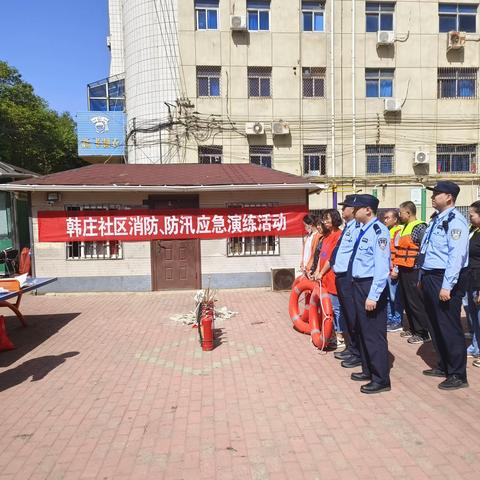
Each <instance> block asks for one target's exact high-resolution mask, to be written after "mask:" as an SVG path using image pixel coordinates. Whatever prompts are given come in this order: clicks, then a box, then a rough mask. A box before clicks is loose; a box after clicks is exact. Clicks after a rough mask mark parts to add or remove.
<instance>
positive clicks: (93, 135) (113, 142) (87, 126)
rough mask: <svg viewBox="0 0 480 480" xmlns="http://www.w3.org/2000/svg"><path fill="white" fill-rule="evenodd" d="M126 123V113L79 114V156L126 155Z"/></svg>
mask: <svg viewBox="0 0 480 480" xmlns="http://www.w3.org/2000/svg"><path fill="white" fill-rule="evenodd" d="M125 123H126V115H125V113H124V112H78V113H77V136H78V155H79V156H80V157H91V156H108V157H109V156H111V155H124V154H125Z"/></svg>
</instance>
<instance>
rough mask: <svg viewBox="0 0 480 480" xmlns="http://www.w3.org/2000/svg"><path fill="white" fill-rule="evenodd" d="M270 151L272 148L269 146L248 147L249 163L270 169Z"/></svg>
mask: <svg viewBox="0 0 480 480" xmlns="http://www.w3.org/2000/svg"><path fill="white" fill-rule="evenodd" d="M272 150H273V149H272V147H269V146H253V145H252V146H251V147H250V163H254V164H255V165H261V166H262V167H268V168H272Z"/></svg>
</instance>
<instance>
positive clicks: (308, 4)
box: [302, 0, 325, 32]
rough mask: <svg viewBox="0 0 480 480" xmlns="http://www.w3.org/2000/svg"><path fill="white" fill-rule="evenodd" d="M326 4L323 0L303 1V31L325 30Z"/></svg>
mask: <svg viewBox="0 0 480 480" xmlns="http://www.w3.org/2000/svg"><path fill="white" fill-rule="evenodd" d="M324 10H325V7H324V4H323V2H312V1H307V0H304V1H303V2H302V16H303V31H304V32H323V31H324V30H325V24H324V18H323V17H324V13H325V12H324Z"/></svg>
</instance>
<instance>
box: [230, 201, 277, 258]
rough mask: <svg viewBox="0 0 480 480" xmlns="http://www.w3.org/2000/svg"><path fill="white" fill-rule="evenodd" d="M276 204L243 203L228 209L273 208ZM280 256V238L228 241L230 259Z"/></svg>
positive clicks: (251, 238)
mask: <svg viewBox="0 0 480 480" xmlns="http://www.w3.org/2000/svg"><path fill="white" fill-rule="evenodd" d="M273 206H275V204H273V203H271V204H266V203H260V204H258V203H242V204H233V205H228V207H230V208H231V207H237V208H248V207H273ZM269 255H280V238H279V237H273V236H270V237H232V238H229V239H227V256H228V257H251V256H269Z"/></svg>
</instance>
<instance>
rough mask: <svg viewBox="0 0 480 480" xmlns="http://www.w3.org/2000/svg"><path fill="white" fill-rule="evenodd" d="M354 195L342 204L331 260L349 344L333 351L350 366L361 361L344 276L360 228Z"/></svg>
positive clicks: (355, 325)
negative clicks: (339, 229)
mask: <svg viewBox="0 0 480 480" xmlns="http://www.w3.org/2000/svg"><path fill="white" fill-rule="evenodd" d="M354 198H355V195H346V196H345V200H344V201H343V202H342V203H339V205H342V217H343V219H344V220H345V227H344V229H343V232H342V235H341V236H340V238H339V240H338V243H337V246H336V247H335V249H334V251H333V253H332V258H331V260H330V264H331V265H332V268H333V271H334V272H335V285H336V287H337V292H338V299H339V300H340V308H341V309H342V314H343V318H344V319H345V324H346V326H347V331H348V337H349V339H348V347H347V348H346V349H345V350H344V351H343V352H335V353H334V357H335V358H336V359H337V360H342V366H343V367H345V368H353V367H357V366H359V365H361V353H360V336H359V330H358V326H357V324H356V316H355V305H354V303H353V297H352V294H351V283H350V282H351V280H350V279H349V278H348V276H347V270H348V263H349V261H350V257H351V256H352V252H353V246H354V245H355V240H356V239H357V236H358V233H359V231H360V224H359V223H358V222H357V221H356V220H355V218H354V215H353V211H354V210H353V200H354Z"/></svg>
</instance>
